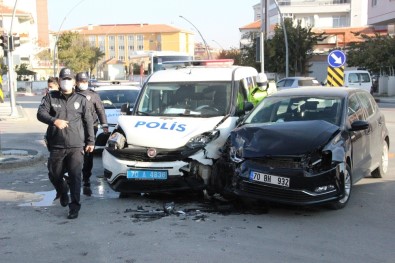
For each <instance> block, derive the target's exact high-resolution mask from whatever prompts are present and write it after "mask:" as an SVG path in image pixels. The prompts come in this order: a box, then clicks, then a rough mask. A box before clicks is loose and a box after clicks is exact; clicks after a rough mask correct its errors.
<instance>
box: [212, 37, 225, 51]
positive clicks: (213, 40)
mask: <svg viewBox="0 0 395 263" xmlns="http://www.w3.org/2000/svg"><path fill="white" fill-rule="evenodd" d="M213 42H214V43H216V44H217V45H218V46H219V47H220V48H221V49H222V50H224V47H223V46H222V45H221V44H220V43H218V42H217V41H215V40H214V39H213Z"/></svg>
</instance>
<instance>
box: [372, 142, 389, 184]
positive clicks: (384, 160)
mask: <svg viewBox="0 0 395 263" xmlns="http://www.w3.org/2000/svg"><path fill="white" fill-rule="evenodd" d="M387 170H388V143H387V141H385V140H384V142H383V151H382V152H381V160H380V165H379V167H377V169H376V170H374V171H373V172H372V177H373V178H383V177H384V176H385V174H386V173H387Z"/></svg>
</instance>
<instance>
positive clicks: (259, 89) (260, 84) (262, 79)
mask: <svg viewBox="0 0 395 263" xmlns="http://www.w3.org/2000/svg"><path fill="white" fill-rule="evenodd" d="M256 84H257V85H256V86H255V87H254V88H253V89H252V90H250V93H249V94H248V100H249V101H251V102H252V103H253V104H254V107H255V106H256V105H257V104H258V103H259V102H260V101H261V100H263V99H264V98H266V97H267V95H268V92H267V89H268V81H267V77H266V74H259V75H258V76H257V77H256Z"/></svg>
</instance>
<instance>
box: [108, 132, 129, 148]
mask: <svg viewBox="0 0 395 263" xmlns="http://www.w3.org/2000/svg"><path fill="white" fill-rule="evenodd" d="M125 144H126V138H125V136H124V135H123V134H121V133H119V132H114V133H113V134H111V135H110V138H108V141H107V147H109V148H110V149H112V150H117V149H123V148H125Z"/></svg>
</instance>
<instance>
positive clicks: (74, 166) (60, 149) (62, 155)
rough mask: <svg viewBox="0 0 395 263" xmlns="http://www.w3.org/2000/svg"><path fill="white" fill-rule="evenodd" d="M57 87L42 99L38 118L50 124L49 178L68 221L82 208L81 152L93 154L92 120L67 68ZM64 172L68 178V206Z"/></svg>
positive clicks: (62, 71) (88, 109)
mask: <svg viewBox="0 0 395 263" xmlns="http://www.w3.org/2000/svg"><path fill="white" fill-rule="evenodd" d="M59 84H60V91H53V92H51V93H48V94H47V95H46V96H45V97H43V99H42V101H41V104H40V106H39V107H38V111H37V119H38V120H39V121H41V122H43V123H46V124H48V125H49V127H48V131H47V140H48V143H49V159H48V174H49V179H50V181H51V183H52V184H53V185H54V187H55V189H56V192H57V195H58V196H60V204H61V205H62V206H64V207H65V206H67V205H68V206H69V214H68V216H67V218H69V219H75V218H77V217H78V212H79V210H80V207H81V204H80V193H81V169H82V165H83V161H84V152H92V151H93V148H94V139H95V138H94V133H93V119H92V114H91V112H90V105H89V102H88V101H87V100H86V98H85V97H84V96H82V95H80V94H78V93H76V92H75V91H74V85H75V79H74V75H73V73H72V71H71V70H70V69H69V68H63V69H62V70H61V71H60V73H59ZM64 171H67V172H68V175H69V180H68V183H69V187H70V197H71V202H70V203H69V196H68V187H67V183H66V181H65V180H64V178H63V176H64Z"/></svg>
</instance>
